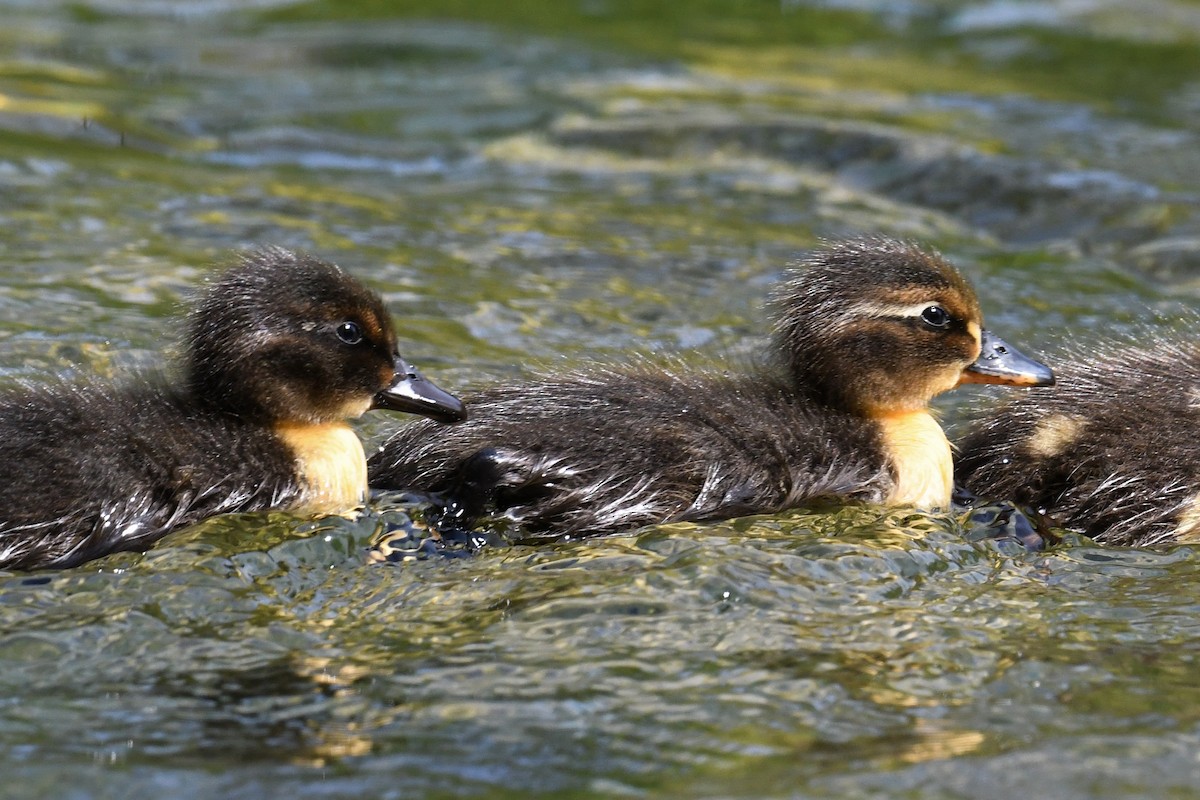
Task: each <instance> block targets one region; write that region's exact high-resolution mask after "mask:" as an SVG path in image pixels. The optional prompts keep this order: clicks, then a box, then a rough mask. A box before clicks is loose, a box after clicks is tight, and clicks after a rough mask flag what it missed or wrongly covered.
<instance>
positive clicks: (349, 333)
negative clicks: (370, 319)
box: [336, 322, 363, 344]
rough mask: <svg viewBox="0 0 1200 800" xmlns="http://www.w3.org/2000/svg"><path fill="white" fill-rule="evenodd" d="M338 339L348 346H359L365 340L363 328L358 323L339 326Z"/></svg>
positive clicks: (344, 323)
mask: <svg viewBox="0 0 1200 800" xmlns="http://www.w3.org/2000/svg"><path fill="white" fill-rule="evenodd" d="M336 332H337V337H338V338H339V339H341V340H342V341H343V342H345V343H346V344H358V343H359V342H361V341H362V340H363V332H362V328H361V327H359V324H358V323H357V322H343V323H342V324H341V325H338V326H337V331H336Z"/></svg>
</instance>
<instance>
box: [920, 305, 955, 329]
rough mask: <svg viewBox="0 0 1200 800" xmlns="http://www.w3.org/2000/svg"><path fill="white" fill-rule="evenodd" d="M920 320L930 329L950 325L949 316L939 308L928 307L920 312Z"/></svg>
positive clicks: (944, 310)
mask: <svg viewBox="0 0 1200 800" xmlns="http://www.w3.org/2000/svg"><path fill="white" fill-rule="evenodd" d="M921 320H922V321H923V322H924V323H925V324H926V325H928V326H929V327H931V328H945V327H946V326H947V325H949V324H950V314H949V312H947V311H946V309H944V308H942V307H941V306H930V307H929V308H927V309H925V310H924V311H922V312H921Z"/></svg>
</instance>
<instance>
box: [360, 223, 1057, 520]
mask: <svg viewBox="0 0 1200 800" xmlns="http://www.w3.org/2000/svg"><path fill="white" fill-rule="evenodd" d="M773 309H774V316H775V326H774V336H773V341H774V347H773V350H774V355H775V358H774V359H772V360H770V363H768V364H766V365H764V366H762V367H760V368H757V369H753V370H751V371H749V372H747V373H745V374H730V373H723V372H705V371H688V370H683V369H679V368H673V369H663V368H658V367H654V366H650V365H648V364H642V365H641V366H632V367H623V368H618V367H611V366H610V367H598V368H594V369H588V370H583V371H577V372H572V373H569V374H566V375H562V376H558V377H554V376H550V377H543V378H540V379H537V380H535V381H533V382H531V383H528V384H524V385H516V386H499V387H494V388H490V389H485V390H483V391H481V392H479V393H478V394H477V395H475V396H474V397H472V398H470V399H469V400H468V402H469V405H470V406H471V409H472V418H471V421H469V422H467V423H466V424H464V425H461V426H459V427H456V428H453V429H449V430H442V429H439V428H436V427H434V426H432V425H428V424H424V423H423V422H418V423H416V424H413V425H410V426H408V427H406V428H404V429H402V430H401V431H400V432H398V433H397V434H395V435H394V436H393V437H392V438H391V439H390V440H389V441H387V442H386V443H385V444H384V446H383V448H382V449H381V450H380V451H379V452H377V453H375V454H374V455H373V456H372V457H371V458H370V459H369V461H368V474H369V481H370V484H371V486H372V487H373V488H378V489H412V490H417V491H425V492H430V493H433V494H435V495H441V496H442V497H443V498H444V499H445V502H446V505H445V510H444V512H443V513H442V514H441V515H440V516H441V519H440V520H438V522H439V524H442V525H443V526H445V525H446V524H447V523H454V524H455V526H456V527H460V526H462V525H470V524H471V523H472V522H473V521H474V520H476V519H477V518H478V517H480V516H482V515H484V514H502V515H505V516H507V517H509V518H511V519H512V520H514V521H515V522H516V523H517V524H518V525H519V526H520V527H521V529H522V531H523V532H525V533H528V534H530V535H531V536H532V537H534V538H537V537H577V536H586V535H592V534H600V533H606V532H612V531H618V530H621V529H627V528H636V527H641V526H644V525H649V524H655V523H662V522H671V521H679V520H711V519H722V518H729V517H733V516H739V515H743V514H751V513H771V512H776V511H780V510H782V509H786V508H791V507H795V506H802V505H805V504H808V503H810V502H811V501H812V500H814V499H816V498H820V497H838V498H847V499H859V500H865V501H871V502H881V503H888V504H896V505H905V504H911V505H914V506H917V507H919V508H923V509H933V508H945V507H947V506H948V505H949V503H950V494H951V490H952V488H953V486H952V484H953V480H952V465H951V454H950V445H949V443H948V442H947V440H946V436H945V434H944V433H943V432H942V429H941V427H940V426H939V425H938V423H937V421H936V420H935V419H934V417H933V416H932V415H931V413H930V410H929V407H928V404H929V401H930V399H931V398H932V397H933V396H935V395H937V394H939V393H940V392H943V391H946V390H947V389H951V388H953V387H954V386H957V385H958V384H961V383H1007V384H1024V385H1043V384H1047V383H1050V382H1051V381H1052V380H1053V376H1052V374H1051V372H1050V370H1049V369H1048V368H1047V367H1045V366H1044V365H1042V364H1040V363H1038V362H1035V361H1033V360H1032V359H1029V358H1027V357H1025V356H1023V355H1022V354H1020V353H1019V352H1018V351H1017V350H1015V349H1014V348H1012V347H1010V346H1009V345H1007V344H1005V343H1004V342H1003V341H1002V340H1000V339H999V338H997V337H996V336H994V335H992V334H990V333H988V332H987V331H985V330H984V329H983V328H982V321H981V315H980V310H979V304H978V302H977V300H976V297H975V294H974V292H973V291H972V289H971V287H970V286H969V285H968V284H967V283H966V281H965V280H964V279H963V278H962V276H961V275H960V274H959V273H958V272H957V271H956V270H955V269H954V267H952V266H951V265H950V264H949V263H947V262H946V261H945V260H944V259H942V257H941V256H939V255H938V254H936V253H933V252H928V251H925V250H921V249H920V248H918V247H917V246H916V245H913V244H909V243H905V242H900V241H895V240H892V239H883V238H867V239H857V240H852V241H847V242H843V243H840V244H835V245H833V246H830V247H828V248H826V249H824V250H822V251H820V252H818V253H816V254H815V255H813V256H812V257H811V258H809V259H808V260H807V261H805V262H803V263H801V264H799V265H798V267H797V268H796V269H794V270H792V271H791V272H790V273H789V275H788V276H787V278H786V280H785V281H784V282H783V283H782V285H781V286H780V287H779V289H778V291H777V292H776V293H775V297H774V302H773ZM435 516H436V515H435Z"/></svg>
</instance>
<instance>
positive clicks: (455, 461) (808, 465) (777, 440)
mask: <svg viewBox="0 0 1200 800" xmlns="http://www.w3.org/2000/svg"><path fill="white" fill-rule="evenodd" d="M468 402H469V404H470V407H471V419H470V420H468V421H467V422H466V423H464V424H462V425H457V426H455V427H454V428H435V427H434V426H432V425H430V424H427V423H425V422H424V421H421V422H416V423H414V424H411V425H408V426H406V427H404V428H403V429H401V430H400V431H399V432H397V433H396V434H395V435H394V436H393V438H392V439H390V440H389V441H388V442H387V444H386V445H385V446H384V447H383V448H382V449H381V450H380V451H379V452H377V453H376V454H375V455H374V456H372V457H371V458H370V459H369V460H368V470H369V474H370V482H371V485H372V486H373V487H376V488H420V489H422V490H425V491H431V492H434V493H439V494H443V495H445V496H447V497H449V498H451V499H452V502H451V506H452V507H451V509H450V514H451V515H452V516H453V515H457V516H458V517H460V518H461V520H462V521H463V522H465V523H467V524H469V523H470V522H471V521H473V520H474V519H475V518H476V517H478V516H480V515H482V514H485V513H499V514H502V515H504V516H506V517H508V518H510V519H513V520H515V521H516V522H517V523H519V524H520V526H521V529H522V531H523V532H526V533H528V534H531V535H533V536H547V537H575V536H585V535H594V534H598V533H604V532H608V531H616V530H622V529H627V528H633V527H639V526H643V525H648V524H652V523H659V522H667V521H680V520H703V519H719V518H727V517H732V516H737V515H741V514H748V513H767V512H772V511H778V510H780V509H785V508H789V507H793V506H796V505H801V504H804V503H805V502H808V501H811V500H813V499H815V498H818V497H832V496H837V497H844V498H852V499H853V498H857V499H862V500H867V501H880V500H882V499H883V497H885V496H886V494H887V492H888V490H889V488H890V486H891V477H890V475H889V473H888V470H887V466H886V463H885V456H884V453H883V450H882V444H881V441H880V436H879V432H878V430H877V429H876V428H875V427H874V426H872V425H871V424H870V423H868V422H866V421H864V420H863V419H862V418H860V417H857V416H854V415H851V414H840V413H836V412H831V411H830V410H828V409H824V408H821V407H819V406H815V405H813V404H812V403H811V402H810V401H808V400H807V399H805V398H799V397H797V396H796V395H795V392H794V391H792V390H791V389H790V387H789V386H788V385H787V383H786V382H785V381H782V380H780V379H779V378H778V377H776V376H772V375H770V374H766V373H763V374H754V375H748V376H736V377H735V376H726V375H721V374H719V373H704V372H692V373H689V372H683V371H672V370H665V369H664V370H659V369H654V368H652V367H643V368H640V369H635V370H630V371H620V372H618V371H615V370H613V369H594V370H590V371H586V372H576V373H571V374H566V375H560V376H558V377H551V378H544V379H540V380H535V381H533V382H531V383H528V384H524V385H521V386H509V387H494V388H491V389H487V390H484V391H482V392H480V393H478V394H475V395H473V396H471V397H470V399H469V400H468Z"/></svg>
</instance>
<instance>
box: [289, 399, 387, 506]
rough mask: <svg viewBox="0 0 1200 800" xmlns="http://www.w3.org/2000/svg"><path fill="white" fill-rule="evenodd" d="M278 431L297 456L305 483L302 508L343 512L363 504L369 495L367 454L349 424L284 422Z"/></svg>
mask: <svg viewBox="0 0 1200 800" xmlns="http://www.w3.org/2000/svg"><path fill="white" fill-rule="evenodd" d="M275 433H277V434H278V435H279V438H281V439H283V441H284V442H286V443H287V446H288V447H289V448H291V450H292V454H293V455H294V456H295V459H296V472H297V474H298V475H299V477H300V481H301V483H302V484H303V485H304V499H303V500H302V501H301V502H300V503H299V508H301V509H303V510H306V511H316V512H322V513H329V514H340V513H344V512H346V511H349V510H351V509H353V508H355V507H357V506H360V505H362V503H363V500H365V499H366V496H367V457H366V454H365V453H364V452H363V446H362V442H361V441H359V438H358V434H356V433H355V432H354V431H353V429H351V428H350V426H349V425H347V424H346V423H344V422H329V423H324V424H320V425H313V424H304V423H295V422H284V423H280V424H278V425H276V426H275Z"/></svg>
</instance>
